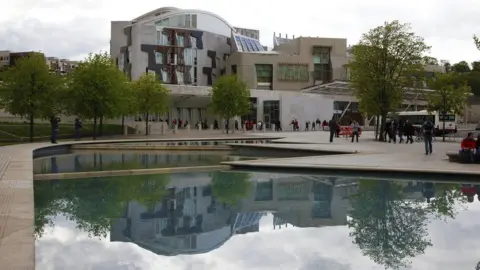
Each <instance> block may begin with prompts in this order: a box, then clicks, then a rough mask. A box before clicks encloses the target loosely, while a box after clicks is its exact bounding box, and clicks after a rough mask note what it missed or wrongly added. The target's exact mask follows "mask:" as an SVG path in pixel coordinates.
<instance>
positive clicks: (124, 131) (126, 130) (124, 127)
mask: <svg viewBox="0 0 480 270" xmlns="http://www.w3.org/2000/svg"><path fill="white" fill-rule="evenodd" d="M123 135H124V136H127V135H128V126H127V125H124V126H123Z"/></svg>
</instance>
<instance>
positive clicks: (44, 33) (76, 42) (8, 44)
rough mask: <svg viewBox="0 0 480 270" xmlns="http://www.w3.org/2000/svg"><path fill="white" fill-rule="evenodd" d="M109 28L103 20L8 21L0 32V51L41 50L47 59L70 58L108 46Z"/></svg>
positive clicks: (107, 23) (82, 18) (83, 18)
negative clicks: (49, 57) (57, 21)
mask: <svg viewBox="0 0 480 270" xmlns="http://www.w3.org/2000/svg"><path fill="white" fill-rule="evenodd" d="M109 26H110V25H109V22H108V21H106V20H103V19H100V18H88V17H75V18H73V19H72V20H71V21H69V22H67V23H61V24H54V23H45V22H42V21H40V20H36V19H25V20H19V21H7V22H5V23H2V28H1V29H0V48H2V49H7V50H11V51H39V50H41V51H42V52H44V53H45V54H46V55H48V56H56V57H60V58H71V57H74V56H77V55H83V54H86V53H90V52H98V51H99V50H101V49H104V48H106V47H108V42H109V41H108V36H109V35H108V34H109Z"/></svg>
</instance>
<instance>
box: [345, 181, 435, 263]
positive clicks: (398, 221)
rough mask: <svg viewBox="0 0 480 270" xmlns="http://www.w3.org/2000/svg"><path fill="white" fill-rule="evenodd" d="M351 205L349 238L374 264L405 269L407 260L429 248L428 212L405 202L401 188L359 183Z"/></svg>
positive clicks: (420, 206) (380, 182)
mask: <svg viewBox="0 0 480 270" xmlns="http://www.w3.org/2000/svg"><path fill="white" fill-rule="evenodd" d="M350 202H351V205H352V210H351V211H350V213H349V215H350V217H351V219H350V220H349V221H348V227H349V228H350V229H351V233H350V235H351V236H352V237H353V239H354V243H356V244H357V245H358V246H359V247H360V249H361V250H362V252H363V254H365V255H367V256H369V257H370V258H371V259H372V260H373V261H374V262H376V263H378V264H382V265H384V266H385V267H386V268H392V269H398V268H401V267H406V266H408V264H409V262H408V259H409V258H413V257H415V256H416V255H418V254H422V253H424V251H425V249H426V248H427V247H428V246H431V242H430V241H429V239H427V235H428V233H427V229H426V222H427V211H426V210H425V209H424V207H422V205H420V204H418V203H416V202H412V201H407V200H406V199H405V194H404V193H403V190H402V186H401V184H399V183H395V182H388V181H375V180H360V182H359V190H358V193H357V194H356V195H353V196H352V197H351V198H350Z"/></svg>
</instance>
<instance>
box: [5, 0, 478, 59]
mask: <svg viewBox="0 0 480 270" xmlns="http://www.w3.org/2000/svg"><path fill="white" fill-rule="evenodd" d="M2 2H5V3H6V2H7V1H6V0H2ZM162 4H164V5H166V6H176V7H179V8H198V9H204V10H208V11H211V12H214V13H217V14H219V15H220V16H222V17H223V18H225V19H226V20H227V21H229V22H230V23H231V24H233V25H235V26H238V27H244V28H253V29H259V30H260V35H261V42H262V43H263V45H267V46H271V45H272V36H273V32H277V33H283V34H289V35H295V36H299V35H303V36H321V37H339V38H347V39H348V43H349V44H354V43H356V42H357V41H358V39H359V38H360V36H361V34H362V33H364V32H366V31H368V30H369V29H371V28H373V27H375V26H377V25H380V24H382V23H383V22H384V21H391V20H395V19H398V20H400V21H401V22H409V23H411V24H412V27H413V29H414V31H415V32H416V33H417V34H418V35H421V36H423V37H425V39H426V41H427V43H428V44H429V45H431V46H432V51H431V55H432V56H434V57H437V58H439V59H446V60H450V61H452V62H457V61H460V60H466V61H468V62H472V61H475V60H480V52H479V51H477V50H476V48H475V47H474V45H473V42H472V36H473V34H478V35H480V16H478V14H480V1H478V0H435V1H434V0H425V1H418V0H404V1H400V2H399V1H385V0H362V1H359V0H335V1H311V0H296V1H294V2H288V4H287V2H286V3H285V4H281V2H276V4H273V3H272V2H270V1H257V0H243V1H240V2H235V3H234V4H233V3H232V2H231V1H220V0H203V1H194V0H177V1H174V2H170V3H168V2H162V1H153V0H136V1H131V0H115V1H114V0H17V1H8V4H3V5H2V16H0V25H1V26H2V27H1V28H0V50H3V49H9V50H13V51H22V50H41V51H43V52H45V53H46V54H47V55H51V56H58V57H65V58H71V59H74V60H81V59H83V58H84V56H85V55H86V54H88V53H89V52H97V51H100V50H108V46H109V39H110V37H109V33H110V21H111V20H130V19H133V18H135V17H137V16H139V15H141V14H143V13H146V12H148V11H151V10H153V9H156V8H159V7H161V6H162ZM5 8H6V10H5Z"/></svg>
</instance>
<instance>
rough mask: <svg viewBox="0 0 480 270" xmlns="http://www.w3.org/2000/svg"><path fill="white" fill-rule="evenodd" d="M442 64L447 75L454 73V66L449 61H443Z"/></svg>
mask: <svg viewBox="0 0 480 270" xmlns="http://www.w3.org/2000/svg"><path fill="white" fill-rule="evenodd" d="M440 64H441V65H442V66H443V67H444V68H445V72H446V73H449V72H450V71H452V64H450V62H449V61H448V60H441V61H440Z"/></svg>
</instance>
